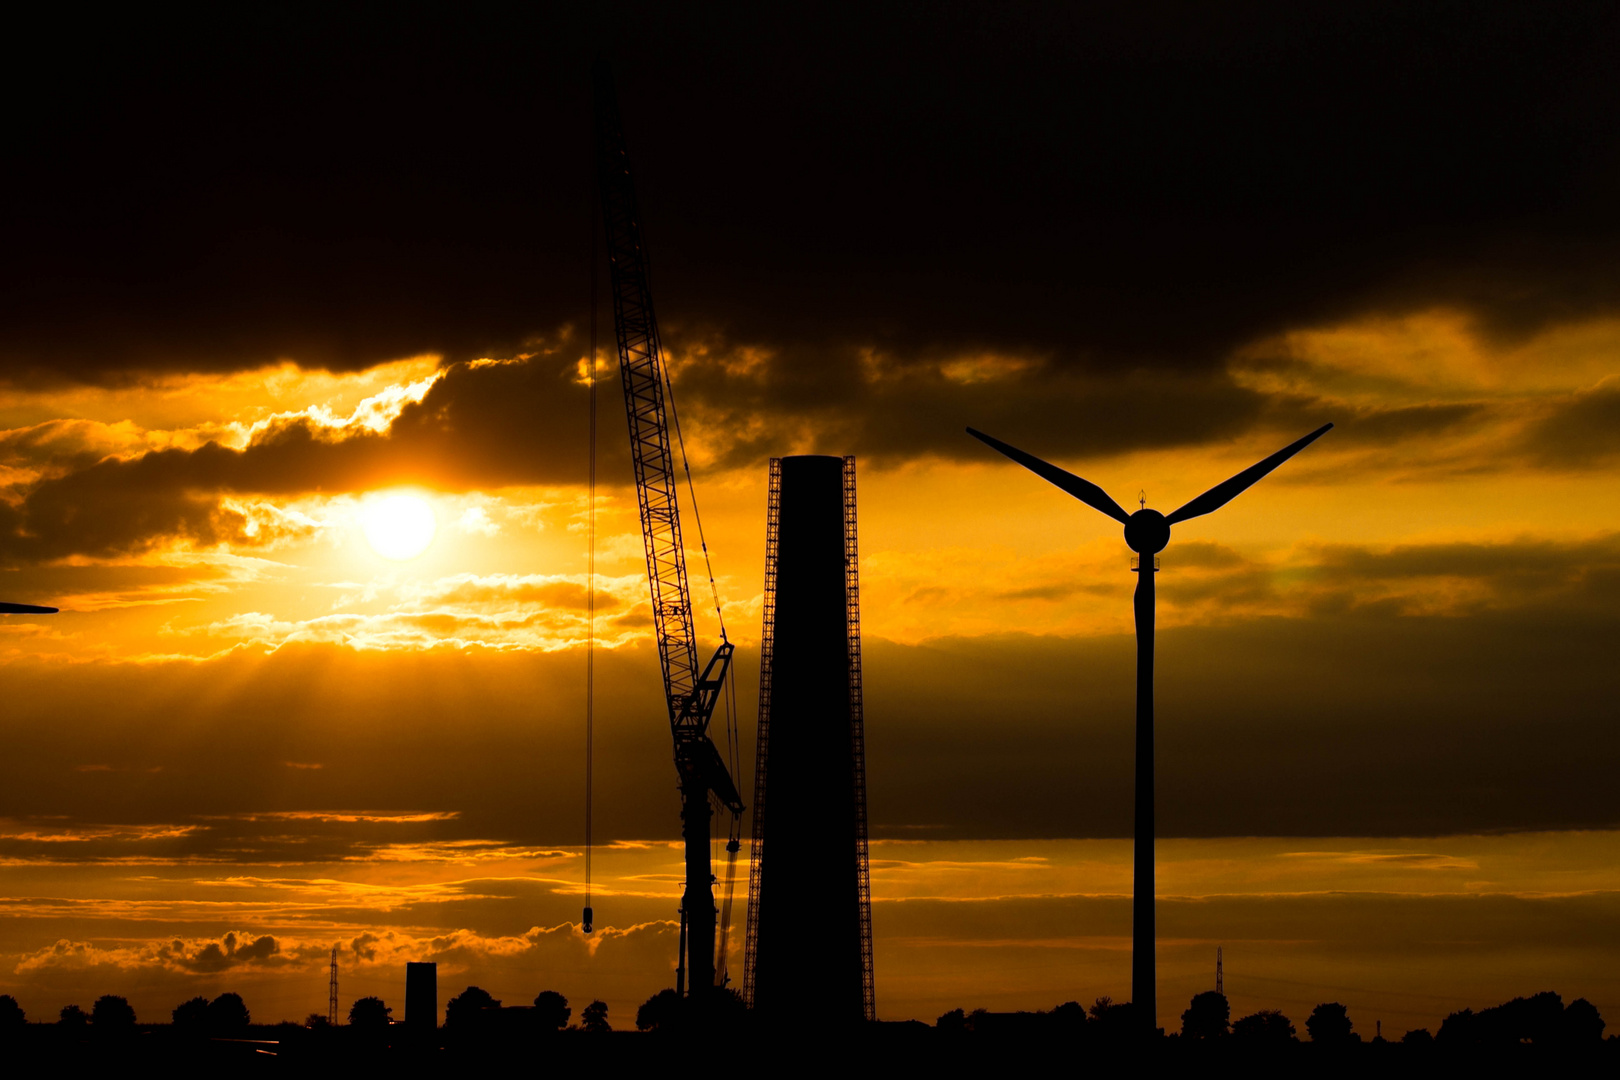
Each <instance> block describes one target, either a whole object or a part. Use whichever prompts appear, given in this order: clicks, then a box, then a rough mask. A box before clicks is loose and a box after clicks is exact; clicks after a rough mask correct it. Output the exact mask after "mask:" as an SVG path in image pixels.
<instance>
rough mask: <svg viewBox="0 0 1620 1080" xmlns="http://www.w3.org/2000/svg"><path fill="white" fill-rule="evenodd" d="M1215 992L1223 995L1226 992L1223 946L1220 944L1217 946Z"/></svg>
mask: <svg viewBox="0 0 1620 1080" xmlns="http://www.w3.org/2000/svg"><path fill="white" fill-rule="evenodd" d="M1215 992H1216V993H1217V994H1222V995H1224V994H1225V993H1226V980H1225V979H1224V978H1223V977H1222V975H1221V947H1220V946H1219V945H1217V946H1215Z"/></svg>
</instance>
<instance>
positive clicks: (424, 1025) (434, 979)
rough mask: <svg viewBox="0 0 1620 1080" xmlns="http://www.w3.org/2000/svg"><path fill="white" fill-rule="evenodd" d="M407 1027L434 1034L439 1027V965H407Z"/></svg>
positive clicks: (411, 1029) (410, 1029) (414, 1030)
mask: <svg viewBox="0 0 1620 1080" xmlns="http://www.w3.org/2000/svg"><path fill="white" fill-rule="evenodd" d="M405 1027H406V1029H407V1030H409V1031H413V1032H417V1031H420V1032H427V1033H432V1032H434V1031H437V1030H438V1027H439V965H438V964H430V963H410V964H406V965H405Z"/></svg>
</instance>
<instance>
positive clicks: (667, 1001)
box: [636, 990, 686, 1031]
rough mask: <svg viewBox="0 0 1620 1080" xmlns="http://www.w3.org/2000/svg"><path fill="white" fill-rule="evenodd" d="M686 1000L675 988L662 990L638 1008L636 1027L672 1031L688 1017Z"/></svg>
mask: <svg viewBox="0 0 1620 1080" xmlns="http://www.w3.org/2000/svg"><path fill="white" fill-rule="evenodd" d="M685 1004H686V1003H685V1002H684V1001H682V1000H681V996H680V995H679V994H677V993H676V992H675V991H673V990H660V991H658V993H656V994H654V995H653V996H652V997H650V998H648V999H647V1000H646V1001H643V1002H642V1003H641V1008H639V1009H637V1010H636V1028H637V1029H638V1030H641V1031H671V1030H674V1029H675V1028H678V1027H680V1026H681V1021H682V1020H684V1019H685V1018H686V1015H685V1014H686V1009H685Z"/></svg>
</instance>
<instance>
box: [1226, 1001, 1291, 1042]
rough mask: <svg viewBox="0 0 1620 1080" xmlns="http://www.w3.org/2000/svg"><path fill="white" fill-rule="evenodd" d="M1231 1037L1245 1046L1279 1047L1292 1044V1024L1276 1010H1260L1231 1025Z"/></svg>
mask: <svg viewBox="0 0 1620 1080" xmlns="http://www.w3.org/2000/svg"><path fill="white" fill-rule="evenodd" d="M1232 1037H1233V1038H1234V1039H1239V1040H1241V1041H1242V1042H1243V1043H1244V1044H1246V1045H1253V1046H1281V1045H1283V1044H1285V1043H1291V1042H1294V1041H1295V1040H1294V1023H1293V1021H1291V1020H1289V1019H1288V1017H1286V1016H1284V1015H1283V1014H1282V1013H1280V1012H1278V1011H1277V1010H1276V1009H1261V1010H1260V1011H1259V1012H1257V1013H1250V1014H1249V1015H1248V1016H1245V1017H1243V1019H1241V1020H1237V1021H1235V1022H1234V1023H1233V1024H1232Z"/></svg>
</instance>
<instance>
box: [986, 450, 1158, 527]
mask: <svg viewBox="0 0 1620 1080" xmlns="http://www.w3.org/2000/svg"><path fill="white" fill-rule="evenodd" d="M967 433H968V434H969V435H971V436H973V437H974V438H975V439H978V440H979V441H980V442H982V443H984V444H985V445H986V446H988V447H990V448H991V449H994V450H999V451H1000V452H1001V453H1003V454H1006V455H1007V456H1008V457H1010V458H1012V459H1013V460H1014V461H1016V462H1018V464H1020V465H1022V466H1023V467H1024V468H1026V469H1028V470H1029V471H1030V472H1032V473H1034V474H1035V475H1036V476H1039V477H1040V478H1041V479H1042V480H1049V481H1051V482H1052V483H1054V484H1056V485H1057V486H1058V487H1060V488H1062V489H1063V490H1064V491H1067V492H1068V493H1069V494H1070V495H1073V496H1074V497H1075V498H1077V499H1079V500H1080V501H1081V502H1083V503H1085V504H1086V505H1087V506H1089V507H1091V508H1092V509H1093V510H1100V511H1102V512H1103V513H1105V514H1107V515H1108V516H1109V517H1111V518H1113V519H1114V520H1115V521H1117V522H1119V523H1120V524H1127V523H1129V522H1130V520H1131V515H1129V514H1127V513H1126V512H1125V511H1124V510H1122V509H1120V506H1119V503H1117V502H1115V501H1114V500H1113V499H1111V498H1109V497H1108V492H1106V491H1104V490H1103V489H1102V488H1100V487H1098V486H1097V485H1096V484H1093V483H1092V482H1091V481H1090V480H1082V479H1080V477H1078V476H1076V475H1074V473H1072V472H1066V471H1064V470H1063V469H1060V468H1058V467H1057V466H1056V465H1049V464H1047V463H1046V462H1044V461H1042V460H1041V459H1040V458H1038V457H1036V456H1035V455H1034V454H1026V453H1024V452H1023V451H1022V450H1020V449H1018V448H1017V447H1016V446H1008V445H1007V444H1006V443H1004V442H1002V441H1001V440H1000V439H992V438H991V437H990V436H988V435H986V434H985V433H984V432H982V431H974V430H973V429H972V428H968V429H967Z"/></svg>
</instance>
